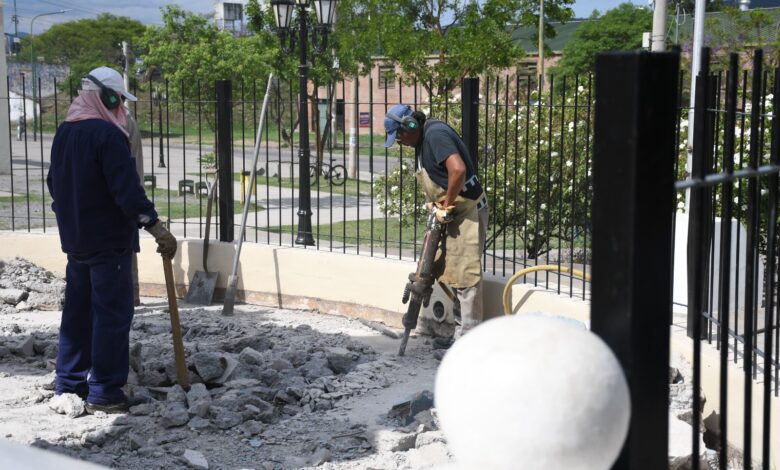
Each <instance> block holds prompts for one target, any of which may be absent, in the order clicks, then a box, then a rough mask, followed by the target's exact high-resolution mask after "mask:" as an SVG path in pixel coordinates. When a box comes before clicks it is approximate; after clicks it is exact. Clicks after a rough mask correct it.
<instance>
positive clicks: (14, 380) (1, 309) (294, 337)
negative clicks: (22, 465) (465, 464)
mask: <svg viewBox="0 0 780 470" xmlns="http://www.w3.org/2000/svg"><path fill="white" fill-rule="evenodd" d="M64 286H65V284H64V281H63V280H62V279H59V278H57V277H56V276H53V275H52V274H51V273H49V272H47V271H45V270H42V269H40V268H38V267H36V266H34V265H32V264H31V263H29V262H26V261H24V260H21V259H15V260H11V261H9V262H6V263H0V302H2V304H0V436H4V437H5V438H6V439H10V440H12V441H15V442H18V443H22V444H25V445H33V446H35V447H39V448H43V449H48V450H52V451H54V452H59V453H62V454H66V455H69V456H71V457H75V458H77V459H81V460H84V461H90V462H93V463H97V464H99V465H104V466H109V467H118V468H129V469H139V470H140V469H143V470H147V469H170V468H195V469H208V468H257V469H292V468H313V467H317V468H322V469H333V470H336V469H342V470H344V469H349V470H353V469H354V470H357V469H364V468H376V469H380V468H403V469H421V468H432V467H435V466H437V465H446V464H448V463H451V460H452V455H451V453H450V450H449V448H448V447H447V442H446V439H445V436H444V434H443V433H442V432H441V430H440V429H439V423H438V417H437V413H436V409H435V408H433V404H434V400H433V398H434V397H433V394H432V393H431V392H430V391H429V390H433V379H434V376H435V372H436V368H437V366H438V361H436V360H434V359H433V358H432V354H431V350H430V346H426V345H424V344H423V341H422V340H419V341H417V342H415V341H413V342H412V343H410V348H409V349H408V350H407V355H406V356H405V357H403V358H399V357H397V356H396V351H397V345H398V343H397V339H396V338H394V337H393V335H391V334H388V332H386V331H382V329H377V328H376V327H374V326H371V325H368V326H367V325H366V324H365V323H363V322H360V321H357V320H350V319H347V318H341V317H336V316H327V315H321V314H318V313H316V312H301V311H290V310H277V309H269V308H263V307H258V306H252V305H240V306H237V308H236V314H235V316H233V317H229V318H226V317H223V316H222V315H221V308H220V307H219V306H214V307H206V308H193V307H188V306H186V305H181V306H180V316H181V323H182V334H183V338H184V346H185V356H186V360H187V368H188V373H189V378H190V382H191V384H192V386H191V387H190V389H189V390H187V391H185V390H183V389H182V388H181V387H180V386H179V385H177V384H176V370H175V365H174V358H173V351H172V346H171V332H170V321H169V317H168V315H167V313H166V312H165V310H164V309H165V308H166V307H167V303H166V301H165V300H164V299H144V305H143V306H142V307H139V308H138V309H136V315H135V319H134V321H133V328H132V331H131V335H130V375H129V381H128V385H127V387H126V393H127V395H128V396H129V397H131V399H132V400H133V403H134V406H132V407H131V408H130V412H129V413H128V414H126V415H118V416H117V415H105V414H98V415H86V414H84V406H83V401H81V399H80V398H79V397H78V396H76V395H62V396H54V392H53V391H52V390H51V389H50V388H51V387H49V386H48V385H50V384H51V382H52V380H53V372H52V371H53V369H54V364H55V362H54V361H55V359H56V355H57V330H58V326H59V310H60V309H61V303H62V299H63V295H64ZM23 303H24V304H26V305H22V307H23V308H19V306H20V304H23ZM383 328H384V329H385V330H388V331H390V332H392V330H390V329H388V328H386V327H383ZM675 366H676V368H673V369H670V374H669V379H670V387H671V391H672V393H671V395H670V420H674V421H673V431H674V432H675V435H679V436H680V437H679V438H674V439H675V442H678V443H679V442H683V441H685V442H687V443H688V447H690V437H689V436H690V417H691V413H690V406H691V400H692V388H691V386H690V382H691V381H690V371H689V370H688V369H686V368H689V366H687V365H686V364H682V363H678V364H675ZM686 421H687V424H686ZM686 433H687V435H686ZM671 448H672V449H678V450H679V452H678V451H677V450H675V452H676V453H675V454H674V455H672V454H670V465H672V467H674V468H676V469H685V468H689V467H690V465H689V464H688V466H687V467H686V462H690V449H687V454H686V448H685V446H684V445H682V446H674V445H673V446H671ZM701 449H702V458H703V461H705V462H706V465H707V466H705V467H702V468H717V455H716V454H715V453H713V452H712V451H708V450H707V449H706V447H704V445H703V444H702V445H701ZM713 465H715V466H713Z"/></svg>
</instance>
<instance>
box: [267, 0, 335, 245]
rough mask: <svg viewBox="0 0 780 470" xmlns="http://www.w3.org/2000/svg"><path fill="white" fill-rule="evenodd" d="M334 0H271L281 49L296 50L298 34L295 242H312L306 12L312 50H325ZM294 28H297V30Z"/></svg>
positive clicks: (307, 243) (308, 243)
mask: <svg viewBox="0 0 780 470" xmlns="http://www.w3.org/2000/svg"><path fill="white" fill-rule="evenodd" d="M336 2H337V0H313V1H311V2H310V1H309V0H295V1H294V2H293V0H271V6H272V7H273V11H274V18H275V19H276V26H277V32H278V34H279V41H280V43H281V47H282V50H283V51H285V52H287V53H289V52H292V50H293V49H295V33H296V32H297V33H298V47H299V49H300V60H299V63H298V74H299V76H300V91H299V104H298V107H299V110H298V113H299V119H298V121H299V122H300V133H299V139H300V140H299V145H298V177H299V178H300V184H299V186H298V202H299V208H298V236H297V237H296V239H295V243H297V244H299V245H314V237H312V233H311V232H312V229H311V185H310V181H309V157H310V156H311V151H310V149H309V103H308V95H307V94H306V91H307V86H308V75H307V73H308V60H307V58H306V53H307V49H308V40H309V24H308V23H309V14H308V11H307V8H308V6H309V5H310V4H312V5H313V6H314V12H315V13H316V15H317V23H318V24H317V25H315V26H314V28H312V30H311V42H312V46H313V47H314V50H315V51H317V52H322V51H323V50H325V47H326V43H327V35H328V32H330V28H331V25H332V24H333V17H334V12H335V10H336ZM295 6H297V7H298V15H297V22H296V23H297V24H296V25H292V24H291V22H292V17H293V9H294V8H293V7H295ZM296 28H297V31H296Z"/></svg>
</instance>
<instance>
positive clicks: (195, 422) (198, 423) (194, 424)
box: [187, 416, 211, 430]
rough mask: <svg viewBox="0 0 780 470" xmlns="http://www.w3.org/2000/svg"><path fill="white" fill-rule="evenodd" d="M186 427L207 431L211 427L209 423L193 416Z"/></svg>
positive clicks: (204, 419)
mask: <svg viewBox="0 0 780 470" xmlns="http://www.w3.org/2000/svg"><path fill="white" fill-rule="evenodd" d="M187 427H188V428H190V429H193V430H200V429H207V428H210V427H211V421H209V420H208V419H206V418H201V417H200V416H194V417H193V418H192V419H191V420H190V422H189V423H188V424H187Z"/></svg>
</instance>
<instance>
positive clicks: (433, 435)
mask: <svg viewBox="0 0 780 470" xmlns="http://www.w3.org/2000/svg"><path fill="white" fill-rule="evenodd" d="M434 442H442V443H445V444H446V443H447V439H446V438H445V437H444V433H443V432H441V431H429V432H422V433H420V434H418V435H417V439H415V441H414V446H415V447H417V448H420V447H423V446H427V445H430V444H433V443H434Z"/></svg>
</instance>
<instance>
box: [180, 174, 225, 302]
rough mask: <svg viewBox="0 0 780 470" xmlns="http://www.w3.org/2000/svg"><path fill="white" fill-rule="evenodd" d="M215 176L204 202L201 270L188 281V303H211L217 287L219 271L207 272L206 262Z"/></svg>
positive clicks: (214, 192) (215, 183)
mask: <svg viewBox="0 0 780 470" xmlns="http://www.w3.org/2000/svg"><path fill="white" fill-rule="evenodd" d="M216 188H217V178H216V173H215V176H214V183H213V184H212V185H211V187H210V188H209V199H208V203H207V204H206V233H205V236H204V237H203V271H195V277H193V278H192V280H191V281H190V288H189V290H187V296H186V297H184V301H185V302H187V303H188V304H196V305H211V298H212V297H214V289H215V288H216V287H217V276H219V273H218V272H216V271H214V272H209V270H208V268H207V267H206V262H207V260H208V257H209V229H210V228H211V205H212V204H213V203H214V195H215V194H216Z"/></svg>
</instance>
